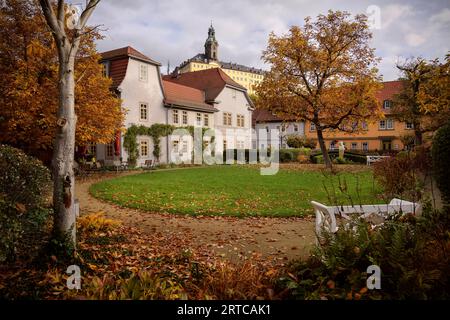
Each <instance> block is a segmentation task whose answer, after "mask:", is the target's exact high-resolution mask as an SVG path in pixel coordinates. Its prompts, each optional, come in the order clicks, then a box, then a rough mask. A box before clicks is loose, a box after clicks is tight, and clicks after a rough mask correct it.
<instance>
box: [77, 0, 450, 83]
mask: <svg viewBox="0 0 450 320" xmlns="http://www.w3.org/2000/svg"><path fill="white" fill-rule="evenodd" d="M73 2H74V3H75V2H76V1H73ZM329 9H332V10H346V11H349V12H350V13H352V14H356V13H366V14H368V15H369V16H370V17H371V18H373V21H375V22H376V24H375V25H374V27H373V28H372V32H373V40H372V43H371V45H372V46H373V47H375V48H376V53H377V55H378V56H379V57H381V58H382V61H381V63H380V64H379V66H378V67H379V69H380V74H382V75H383V78H384V80H394V79H396V78H397V77H398V72H397V70H396V68H395V63H396V62H397V61H398V60H400V61H402V60H404V59H406V58H409V57H412V56H422V57H424V58H427V59H431V58H437V57H439V58H441V59H442V58H443V57H444V56H445V54H446V52H448V51H449V50H450V1H449V0H428V1H423V0H412V1H402V0H397V1H395V0H393V1H392V0H391V1H388V0H369V1H366V0H353V1H350V0H277V1H275V0H134V1H127V0H102V1H101V2H100V5H99V6H98V8H97V9H96V11H95V12H94V15H93V16H92V18H91V20H90V23H91V24H95V25H102V28H103V29H105V31H104V32H103V33H104V35H105V39H104V40H102V41H100V42H99V43H98V48H99V50H101V51H105V50H110V49H114V48H119V47H123V46H127V45H130V46H133V47H134V48H136V49H137V50H139V51H141V52H143V53H144V54H146V55H148V56H150V57H151V58H153V59H155V60H157V61H159V62H161V63H162V64H163V65H164V67H163V72H166V68H167V67H166V66H167V62H168V61H170V65H171V67H172V69H173V67H174V66H176V65H178V64H180V63H181V62H183V61H184V60H186V59H188V58H190V57H192V56H194V55H195V54H197V53H200V52H203V45H204V42H205V40H206V37H207V31H208V27H209V25H210V23H211V21H213V25H214V27H215V29H216V38H217V40H218V41H219V55H220V57H219V58H220V60H222V61H232V62H236V63H240V64H245V65H248V66H254V67H259V68H263V69H268V66H266V65H264V64H263V62H262V61H261V60H260V57H261V52H262V50H264V49H265V48H266V46H267V38H268V34H269V33H270V32H271V31H274V32H275V33H276V34H284V33H286V32H287V31H288V29H289V27H290V26H291V25H300V26H301V25H302V24H303V20H304V18H305V17H307V16H311V17H315V16H317V15H318V14H320V13H326V12H327V10H329ZM377 12H379V16H378V15H377Z"/></svg>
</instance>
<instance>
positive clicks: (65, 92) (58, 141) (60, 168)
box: [52, 51, 77, 244]
mask: <svg viewBox="0 0 450 320" xmlns="http://www.w3.org/2000/svg"><path fill="white" fill-rule="evenodd" d="M62 55H64V56H62ZM68 55H69V52H67V51H66V52H64V53H61V54H60V59H61V60H62V61H61V62H62V63H60V70H59V79H60V82H59V107H58V113H57V117H58V122H57V123H58V127H57V134H56V137H55V145H54V153H53V161H52V166H53V207H54V211H55V218H54V232H55V236H57V237H58V238H65V239H67V240H69V241H70V242H71V243H73V244H75V243H76V228H75V210H74V196H75V177H74V172H73V162H74V153H75V129H76V121H77V118H76V115H75V80H74V57H68ZM66 237H67V238H66Z"/></svg>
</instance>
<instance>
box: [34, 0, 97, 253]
mask: <svg viewBox="0 0 450 320" xmlns="http://www.w3.org/2000/svg"><path fill="white" fill-rule="evenodd" d="M99 2H100V0H89V1H86V7H85V9H84V10H83V12H82V13H81V15H80V16H79V17H75V16H70V17H69V20H67V21H70V24H69V25H70V27H69V26H68V25H67V24H66V22H67V21H66V15H67V12H66V9H67V8H68V7H67V4H66V3H65V1H64V0H58V1H57V3H56V7H55V6H54V4H55V3H54V1H52V0H39V3H40V4H41V7H42V13H43V14H44V17H45V20H46V22H47V25H48V26H49V28H50V30H51V31H52V34H53V38H54V39H55V43H56V47H57V49H58V57H59V75H58V76H59V77H58V79H59V105H58V112H57V117H58V120H57V132H56V137H55V144H54V151H53V152H54V154H53V161H52V167H53V208H54V211H55V218H54V226H53V228H54V236H55V237H57V238H59V240H61V239H64V240H68V241H67V243H65V245H72V246H73V247H75V245H76V225H75V218H76V217H75V210H74V196H75V177H74V172H73V162H74V154H75V129H76V123H77V118H76V115H75V79H74V77H75V76H74V67H75V56H76V54H77V51H78V47H79V45H80V38H81V36H82V35H83V32H82V30H83V29H84V27H85V26H86V23H87V20H88V19H89V17H90V16H91V14H92V12H93V11H94V9H95V7H96V6H97V4H98V3H99ZM55 9H56V11H55ZM69 9H70V8H69ZM69 12H70V10H69ZM66 27H67V28H69V29H75V30H73V31H72V35H69V34H68V33H66ZM64 242H66V241H64Z"/></svg>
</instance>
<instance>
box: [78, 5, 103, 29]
mask: <svg viewBox="0 0 450 320" xmlns="http://www.w3.org/2000/svg"><path fill="white" fill-rule="evenodd" d="M99 2H100V0H89V3H88V5H87V7H86V9H84V11H83V13H82V14H81V16H80V22H79V26H80V29H83V28H84V27H85V25H86V22H87V21H88V19H89V17H90V16H91V14H92V12H94V9H95V7H96V6H97V4H98V3H99Z"/></svg>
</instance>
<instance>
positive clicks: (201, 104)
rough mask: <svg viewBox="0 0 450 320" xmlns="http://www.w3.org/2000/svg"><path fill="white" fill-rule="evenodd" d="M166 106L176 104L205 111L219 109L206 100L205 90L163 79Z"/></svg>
mask: <svg viewBox="0 0 450 320" xmlns="http://www.w3.org/2000/svg"><path fill="white" fill-rule="evenodd" d="M162 83H163V87H164V93H165V96H166V98H165V100H164V103H165V105H166V106H176V107H181V108H186V109H192V110H199V111H205V112H215V111H217V109H216V108H214V107H213V106H212V105H211V104H207V103H206V102H205V92H204V91H202V90H199V89H195V88H191V87H187V86H183V85H181V84H178V83H174V82H170V81H167V80H163V81H162Z"/></svg>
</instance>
